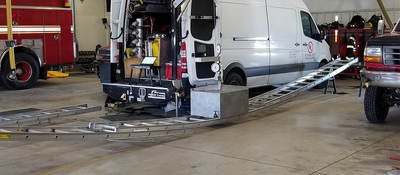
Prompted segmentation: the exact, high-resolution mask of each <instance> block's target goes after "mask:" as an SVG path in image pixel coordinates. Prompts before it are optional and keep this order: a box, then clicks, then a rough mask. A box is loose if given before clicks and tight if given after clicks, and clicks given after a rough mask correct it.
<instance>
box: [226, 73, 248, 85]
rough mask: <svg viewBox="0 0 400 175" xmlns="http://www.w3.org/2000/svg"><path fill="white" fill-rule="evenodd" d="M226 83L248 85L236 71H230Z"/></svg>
mask: <svg viewBox="0 0 400 175" xmlns="http://www.w3.org/2000/svg"><path fill="white" fill-rule="evenodd" d="M224 84H227V85H235V86H246V84H245V83H244V80H243V77H242V76H240V75H239V74H238V73H236V72H230V73H229V74H228V76H227V77H226V81H225V82H224Z"/></svg>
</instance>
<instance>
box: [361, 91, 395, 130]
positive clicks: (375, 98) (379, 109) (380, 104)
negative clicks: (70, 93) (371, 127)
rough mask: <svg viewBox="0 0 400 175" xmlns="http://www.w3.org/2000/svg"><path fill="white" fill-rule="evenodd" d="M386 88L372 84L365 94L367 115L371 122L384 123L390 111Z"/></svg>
mask: <svg viewBox="0 0 400 175" xmlns="http://www.w3.org/2000/svg"><path fill="white" fill-rule="evenodd" d="M385 92H386V88H383V87H374V86H370V87H368V88H367V89H366V91H365V95H364V111H365V117H366V118H367V120H368V121H369V122H370V123H383V122H385V120H386V117H387V115H388V112H389V105H388V104H387V103H385V97H384V95H385Z"/></svg>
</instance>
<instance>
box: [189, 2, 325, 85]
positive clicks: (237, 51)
mask: <svg viewBox="0 0 400 175" xmlns="http://www.w3.org/2000/svg"><path fill="white" fill-rule="evenodd" d="M206 1H209V2H208V3H209V4H207V3H206V2H205V1H204V0H193V1H192V3H191V4H190V7H189V9H188V10H187V11H186V12H185V14H184V15H183V17H182V19H183V20H184V22H182V28H183V29H182V31H188V36H190V37H187V38H186V39H184V40H183V41H184V42H186V47H187V51H186V52H187V53H195V54H187V61H188V71H189V79H190V82H191V83H192V84H195V85H199V84H200V85H204V84H206V83H209V82H207V78H209V79H210V80H211V81H212V80H213V79H214V77H213V75H214V74H213V73H212V72H209V70H206V69H202V68H201V67H209V65H210V64H211V62H208V61H209V60H207V59H199V58H201V55H202V54H203V52H199V51H196V48H195V47H196V43H198V44H197V45H199V47H200V46H201V44H204V46H203V47H205V46H208V45H210V46H211V45H213V46H214V48H213V49H214V52H216V50H215V49H216V46H217V45H220V47H221V54H220V57H221V63H222V66H223V75H224V76H223V77H224V78H223V80H224V83H225V84H232V85H247V86H250V87H255V86H265V85H276V84H282V83H286V82H289V81H292V80H294V79H296V78H298V77H301V76H303V75H305V74H307V73H309V72H310V71H312V70H314V69H316V68H318V67H319V66H320V65H321V64H325V63H327V62H328V60H330V58H331V55H330V52H329V46H328V44H327V43H326V42H325V41H324V40H323V36H321V34H320V33H319V30H318V29H317V26H316V25H315V22H314V20H313V19H312V17H311V15H310V13H309V10H308V9H307V7H306V5H305V4H304V2H303V1H302V0H284V1H282V0H247V1H242V0H215V1H214V3H215V7H216V8H215V13H216V17H217V19H216V20H215V22H216V23H215V27H213V25H212V24H206V22H204V20H197V19H194V17H193V16H205V17H207V16H212V13H214V12H213V11H211V10H210V6H212V3H213V2H212V0H206ZM206 4H207V5H206ZM209 22H210V23H212V22H213V21H211V20H210V21H209ZM183 33H185V32H183ZM188 43H191V44H188ZM207 48H210V49H211V48H212V47H207ZM214 56H215V55H214ZM205 57H208V55H206V56H205ZM207 62H208V64H207ZM204 64H205V65H207V66H202V65H204ZM198 68H200V69H198ZM207 75H208V76H207Z"/></svg>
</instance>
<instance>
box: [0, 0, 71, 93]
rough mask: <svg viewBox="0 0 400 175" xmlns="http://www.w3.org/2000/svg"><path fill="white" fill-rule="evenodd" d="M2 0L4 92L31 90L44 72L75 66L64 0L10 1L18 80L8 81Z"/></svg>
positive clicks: (0, 77)
mask: <svg viewBox="0 0 400 175" xmlns="http://www.w3.org/2000/svg"><path fill="white" fill-rule="evenodd" d="M6 19H7V18H6V8H5V0H0V53H2V54H1V56H0V61H1V65H0V84H1V85H3V86H4V87H6V88H7V89H26V88H30V87H32V86H33V85H34V84H35V83H36V81H37V79H38V78H41V79H46V75H47V69H48V68H49V67H51V66H56V65H68V64H73V63H74V60H75V58H74V34H73V32H74V31H73V11H72V8H71V5H70V3H69V1H67V0H46V1H43V0H29V1H27V0H13V1H12V22H13V37H14V40H16V42H17V46H16V47H15V59H16V73H17V80H16V81H12V80H10V79H9V78H8V75H9V72H10V70H9V61H8V59H9V58H8V49H7V47H6V46H5V41H6V40H7V23H6Z"/></svg>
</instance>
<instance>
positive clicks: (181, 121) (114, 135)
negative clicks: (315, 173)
mask: <svg viewBox="0 0 400 175" xmlns="http://www.w3.org/2000/svg"><path fill="white" fill-rule="evenodd" d="M357 62H358V59H353V60H335V61H333V62H331V63H328V64H327V65H325V66H324V67H321V68H320V69H318V70H317V71H315V72H312V73H310V74H308V75H307V76H304V77H301V78H299V79H297V80H295V81H293V82H290V83H288V84H286V85H284V86H282V87H280V88H277V89H275V90H273V91H270V92H267V93H264V94H261V95H259V96H256V97H253V98H251V99H249V109H250V112H253V111H256V110H259V109H263V108H266V107H271V106H273V105H276V104H279V103H282V102H284V101H286V100H288V99H290V98H293V97H295V96H296V95H298V94H299V93H300V92H303V91H305V90H307V89H310V88H312V87H314V86H316V85H318V84H320V83H322V82H324V81H327V80H328V79H329V78H332V77H333V76H335V75H337V74H339V73H340V72H342V71H344V70H346V69H347V68H348V67H350V66H351V65H353V64H355V63H357ZM239 118H240V116H238V117H231V118H203V117H196V116H185V117H174V118H163V119H153V120H136V121H125V122H122V121H117V122H110V123H95V122H91V123H89V124H88V125H86V124H84V125H83V126H73V127H52V126H51V127H50V126H49V127H24V126H19V127H7V126H4V127H2V126H1V125H0V141H5V140H7V141H8V140H26V141H33V140H35V141H37V140H39V141H42V140H46V141H47V140H64V139H73V140H77V139H80V140H82V141H87V140H110V141H129V142H136V141H139V142H141V141H143V142H152V141H162V140H163V139H173V138H177V137H184V136H189V135H190V134H192V133H194V131H195V130H196V129H197V128H201V127H206V126H212V125H216V124H221V123H226V122H230V121H237V120H238V119H239Z"/></svg>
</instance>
